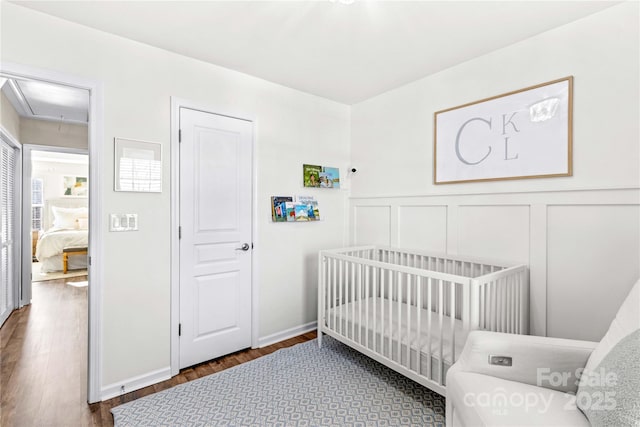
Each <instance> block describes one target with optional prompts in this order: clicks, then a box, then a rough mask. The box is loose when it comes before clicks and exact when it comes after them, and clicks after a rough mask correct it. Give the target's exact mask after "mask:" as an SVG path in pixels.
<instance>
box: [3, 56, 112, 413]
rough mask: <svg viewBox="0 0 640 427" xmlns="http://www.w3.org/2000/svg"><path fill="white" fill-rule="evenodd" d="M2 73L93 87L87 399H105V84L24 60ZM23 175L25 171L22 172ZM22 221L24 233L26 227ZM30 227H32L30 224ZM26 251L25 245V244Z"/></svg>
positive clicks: (90, 146)
mask: <svg viewBox="0 0 640 427" xmlns="http://www.w3.org/2000/svg"><path fill="white" fill-rule="evenodd" d="M0 73H1V74H4V75H6V76H10V77H16V78H23V79H31V80H39V81H44V82H49V83H55V84H62V85H67V86H72V87H76V88H80V89H86V90H88V91H89V117H90V120H89V124H88V126H89V128H88V136H89V144H88V145H89V150H88V151H89V218H90V220H91V221H90V224H89V246H88V253H89V266H88V267H89V268H88V276H89V283H90V284H91V286H89V290H88V293H89V298H88V300H89V301H88V322H89V325H88V328H87V329H88V341H87V365H88V366H87V400H88V402H89V403H94V402H98V401H100V400H101V385H102V277H103V268H102V261H103V248H102V241H103V239H102V179H103V177H102V173H101V172H102V160H103V149H104V148H103V138H104V107H103V100H104V98H103V84H102V82H100V81H96V80H91V79H87V78H84V77H80V76H76V75H71V74H67V73H62V72H58V71H53V70H48V69H43V68H37V67H32V66H27V65H22V64H16V63H10V62H0ZM21 176H22V175H21ZM24 226H25V224H21V226H20V229H21V234H23V231H24V230H23V227H24ZM29 228H30V227H29ZM23 251H24V248H23ZM20 256H22V254H20Z"/></svg>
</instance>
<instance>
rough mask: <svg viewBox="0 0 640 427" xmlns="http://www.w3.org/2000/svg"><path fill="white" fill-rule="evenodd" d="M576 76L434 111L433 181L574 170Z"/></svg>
mask: <svg viewBox="0 0 640 427" xmlns="http://www.w3.org/2000/svg"><path fill="white" fill-rule="evenodd" d="M572 114H573V77H572V76H570V77H566V78H563V79H559V80H554V81H551V82H547V83H542V84H539V85H536V86H531V87H527V88H524V89H520V90H517V91H513V92H509V93H505V94H502V95H498V96H494V97H491V98H487V99H483V100H480V101H476V102H472V103H469V104H465V105H461V106H459V107H454V108H449V109H447V110H442V111H438V112H436V113H435V114H434V147H433V158H434V165H433V180H434V184H453V183H461V182H473V181H494V180H505V179H524V178H546V177H560V176H571V175H572V167H573V165H572V121H573V116H572Z"/></svg>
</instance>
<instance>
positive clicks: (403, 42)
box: [16, 0, 617, 104]
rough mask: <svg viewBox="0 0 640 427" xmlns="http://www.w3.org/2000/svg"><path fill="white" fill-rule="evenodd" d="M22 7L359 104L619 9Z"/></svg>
mask: <svg viewBox="0 0 640 427" xmlns="http://www.w3.org/2000/svg"><path fill="white" fill-rule="evenodd" d="M16 3H17V4H20V5H22V6H25V7H28V8H31V9H35V10H39V11H42V12H45V13H48V14H51V15H54V16H58V17H60V18H63V19H66V20H69V21H73V22H77V23H80V24H83V25H87V26H89V27H93V28H97V29H100V30H103V31H106V32H110V33H113V34H117V35H120V36H123V37H127V38H130V39H133V40H137V41H139V42H143V43H146V44H149V45H152V46H157V47H160V48H163V49H167V50H170V51H173V52H176V53H180V54H183V55H186V56H190V57H193V58H197V59H200V60H203V61H207V62H210V63H212V64H217V65H220V66H223V67H226V68H230V69H233V70H237V71H240V72H243V73H246V74H250V75H254V76H257V77H260V78H263V79H266V80H269V81H272V82H276V83H279V84H282V85H284V86H289V87H292V88H295V89H299V90H302V91H304V92H308V93H312V94H315V95H319V96H322V97H324V98H328V99H333V100H336V101H339V102H342V103H346V104H353V103H357V102H359V101H362V100H365V99H367V98H370V97H372V96H375V95H378V94H380V93H383V92H385V91H387V90H390V89H393V88H396V87H398V86H401V85H403V84H405V83H408V82H411V81H414V80H417V79H418V78H421V77H424V76H427V75H430V74H434V73H436V72H438V71H441V70H443V69H445V68H448V67H451V66H453V65H456V64H459V63H461V62H464V61H467V60H469V59H472V58H475V57H478V56H480V55H483V54H486V53H489V52H491V51H494V50H496V49H499V48H502V47H505V46H508V45H511V44H513V43H516V42H518V41H521V40H524V39H526V38H528V37H531V36H533V35H536V34H539V33H541V32H544V31H547V30H549V29H552V28H555V27H558V26H561V25H564V24H566V23H569V22H572V21H575V20H577V19H580V18H582V17H584V16H587V15H590V14H592V13H595V12H598V11H600V10H602V9H604V8H606V7H610V6H612V5H615V4H616V3H617V2H611V1H406V2H405V1H363V0H360V1H356V2H355V3H354V4H350V5H345V4H342V3H341V2H340V1H328V0H323V1H135V2H134V1H127V2H94V1H91V2H89V1H81V2H75V1H20V2H16Z"/></svg>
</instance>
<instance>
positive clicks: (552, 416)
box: [446, 281, 640, 427]
mask: <svg viewBox="0 0 640 427" xmlns="http://www.w3.org/2000/svg"><path fill="white" fill-rule="evenodd" d="M581 377H582V381H580V378H581ZM446 406H447V409H446V411H447V414H446V420H447V426H448V427H459V426H589V425H592V424H593V425H616V426H626V425H629V426H640V281H638V282H637V283H636V284H635V285H634V287H633V288H632V290H631V293H630V294H629V296H628V297H627V298H626V300H625V301H624V303H623V304H622V306H621V308H620V310H619V311H618V314H617V315H616V318H615V319H614V320H613V322H612V324H611V326H610V327H609V330H608V332H607V334H606V335H605V337H604V338H603V339H602V341H600V342H599V343H595V342H589V341H575V340H567V339H559V338H545V337H536V336H527V335H512V334H501V333H496V332H483V331H475V332H472V333H471V334H470V335H469V338H468V340H467V343H466V345H465V347H464V350H463V352H462V354H461V356H460V359H459V360H458V361H457V362H456V363H455V364H454V365H453V366H452V367H451V369H449V372H448V373H447V402H446Z"/></svg>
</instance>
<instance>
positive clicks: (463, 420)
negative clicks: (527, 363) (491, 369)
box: [447, 371, 589, 427]
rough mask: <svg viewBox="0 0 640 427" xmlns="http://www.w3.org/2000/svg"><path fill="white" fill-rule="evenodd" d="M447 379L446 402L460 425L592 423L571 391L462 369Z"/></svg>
mask: <svg viewBox="0 0 640 427" xmlns="http://www.w3.org/2000/svg"><path fill="white" fill-rule="evenodd" d="M447 381H448V383H447V404H448V405H453V417H454V420H458V423H459V424H458V425H463V426H585V427H586V426H589V421H588V420H587V418H586V417H585V416H584V414H583V413H582V412H580V410H579V409H578V408H577V407H576V404H575V396H574V395H572V394H569V393H563V392H561V391H556V390H550V389H548V388H544V387H537V386H534V385H529V384H525V383H519V382H515V381H509V380H503V379H500V378H496V377H492V376H488V375H483V374H476V373H471V372H461V371H456V372H453V373H450V374H449V376H448V377H447Z"/></svg>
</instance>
